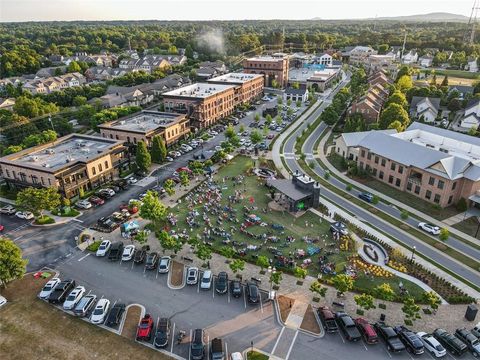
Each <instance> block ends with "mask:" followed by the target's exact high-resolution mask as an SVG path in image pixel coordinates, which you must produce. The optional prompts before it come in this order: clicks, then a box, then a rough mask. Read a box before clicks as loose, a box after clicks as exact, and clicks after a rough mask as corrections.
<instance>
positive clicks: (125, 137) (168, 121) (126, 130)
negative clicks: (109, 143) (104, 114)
mask: <svg viewBox="0 0 480 360" xmlns="http://www.w3.org/2000/svg"><path fill="white" fill-rule="evenodd" d="M98 128H99V130H100V134H101V135H102V137H104V138H109V139H115V140H122V141H123V142H125V143H127V144H129V145H135V144H137V142H138V141H140V140H142V141H143V142H145V143H146V144H147V146H150V145H151V140H152V138H153V137H154V136H157V135H159V136H161V137H162V138H163V140H164V141H165V144H166V145H167V146H169V145H171V144H173V143H175V142H176V141H178V140H180V139H182V138H184V137H185V136H186V135H187V134H189V133H190V120H189V119H187V116H186V115H185V114H175V113H166V112H158V111H147V110H144V111H142V112H140V113H136V114H133V115H131V116H127V117H124V118H121V119H118V120H115V121H111V122H108V123H104V124H101V125H99V126H98Z"/></svg>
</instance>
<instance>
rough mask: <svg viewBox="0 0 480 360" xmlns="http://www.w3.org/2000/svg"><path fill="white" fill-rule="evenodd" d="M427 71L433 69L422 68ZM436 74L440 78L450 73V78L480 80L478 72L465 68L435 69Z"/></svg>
mask: <svg viewBox="0 0 480 360" xmlns="http://www.w3.org/2000/svg"><path fill="white" fill-rule="evenodd" d="M426 71H429V72H430V73H431V72H432V71H433V70H422V72H426ZM435 74H437V79H439V76H440V75H448V79H449V80H450V78H460V79H472V80H480V75H479V74H478V73H473V72H470V71H465V70H448V69H435Z"/></svg>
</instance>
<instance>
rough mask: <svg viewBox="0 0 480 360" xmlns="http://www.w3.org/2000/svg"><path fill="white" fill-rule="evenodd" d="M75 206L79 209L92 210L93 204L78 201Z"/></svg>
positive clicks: (86, 201)
mask: <svg viewBox="0 0 480 360" xmlns="http://www.w3.org/2000/svg"><path fill="white" fill-rule="evenodd" d="M75 206H76V207H77V208H79V209H90V208H91V207H92V203H91V202H90V201H88V200H78V201H77V202H76V203H75Z"/></svg>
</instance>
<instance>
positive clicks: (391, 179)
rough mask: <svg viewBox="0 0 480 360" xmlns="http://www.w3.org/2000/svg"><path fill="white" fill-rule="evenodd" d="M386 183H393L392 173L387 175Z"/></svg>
mask: <svg viewBox="0 0 480 360" xmlns="http://www.w3.org/2000/svg"><path fill="white" fill-rule="evenodd" d="M388 183H389V184H393V176H392V175H390V176H389V177H388Z"/></svg>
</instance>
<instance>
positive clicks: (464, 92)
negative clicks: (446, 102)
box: [448, 85, 474, 100]
mask: <svg viewBox="0 0 480 360" xmlns="http://www.w3.org/2000/svg"><path fill="white" fill-rule="evenodd" d="M454 91H456V92H458V99H460V100H463V99H465V97H466V96H470V95H473V91H474V88H473V86H468V85H450V86H449V87H448V94H449V95H450V94H451V93H452V92H454Z"/></svg>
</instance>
